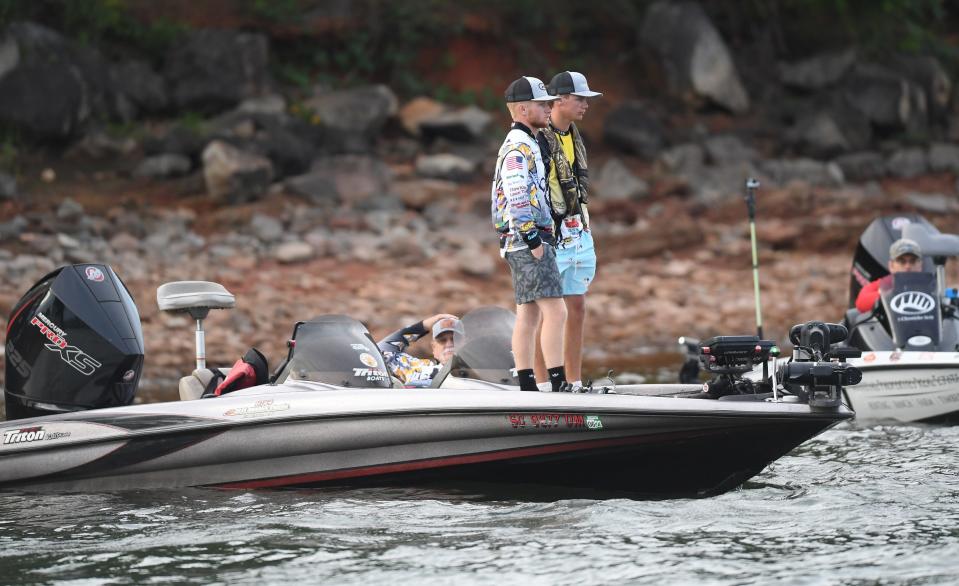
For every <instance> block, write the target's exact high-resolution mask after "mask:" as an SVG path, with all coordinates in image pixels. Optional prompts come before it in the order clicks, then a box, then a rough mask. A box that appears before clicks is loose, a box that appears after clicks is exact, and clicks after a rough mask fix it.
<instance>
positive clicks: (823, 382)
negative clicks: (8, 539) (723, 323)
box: [0, 264, 856, 498]
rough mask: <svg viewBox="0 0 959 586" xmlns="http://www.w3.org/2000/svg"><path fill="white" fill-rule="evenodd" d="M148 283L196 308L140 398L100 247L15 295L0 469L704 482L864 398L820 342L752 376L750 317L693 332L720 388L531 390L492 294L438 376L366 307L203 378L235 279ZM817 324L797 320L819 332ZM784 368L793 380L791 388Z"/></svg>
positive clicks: (760, 357) (110, 476) (502, 484)
mask: <svg viewBox="0 0 959 586" xmlns="http://www.w3.org/2000/svg"><path fill="white" fill-rule="evenodd" d="M157 300H158V303H159V306H160V309H161V310H163V311H171V312H184V313H188V314H190V315H191V316H192V317H193V318H194V319H195V320H196V324H197V328H196V341H197V369H196V370H195V371H194V372H193V373H192V374H191V375H189V376H186V377H183V378H182V379H181V381H180V388H179V391H180V393H179V394H180V400H178V401H169V402H162V403H149V404H134V398H135V391H136V387H137V384H138V380H139V377H140V372H141V369H142V365H143V355H144V353H143V347H144V345H143V336H142V332H141V329H140V321H139V314H138V312H137V308H136V306H135V304H134V302H133V299H132V297H131V296H130V294H129V292H128V291H127V289H126V287H125V286H124V284H123V283H122V281H121V280H120V279H119V277H118V276H117V275H116V273H115V272H114V271H113V270H112V269H111V268H110V267H109V266H106V265H98V264H81V265H72V266H67V267H62V268H60V269H58V270H56V271H54V272H53V273H51V274H49V275H47V276H46V277H44V278H43V279H41V280H40V281H39V282H38V283H37V284H36V285H35V286H34V287H32V288H31V289H30V290H29V291H28V292H27V294H26V295H24V297H23V298H22V299H21V300H20V301H19V302H18V303H17V304H16V305H15V306H14V308H13V311H12V313H11V317H10V319H9V323H8V326H7V339H6V358H7V361H6V384H5V388H4V396H5V399H6V415H7V421H6V422H4V423H2V424H0V426H2V427H0V437H2V438H3V440H2V444H0V489H7V490H10V489H15V490H28V491H99V490H122V489H143V488H176V487H190V486H196V487H213V488H223V489H231V488H232V489H257V488H279V487H296V488H302V487H320V486H359V485H375V486H385V485H404V486H424V485H439V486H444V487H450V488H456V487H464V488H467V489H470V490H477V489H479V490H483V491H485V490H488V491H489V492H491V493H492V492H496V493H500V494H501V493H503V491H505V492H506V494H510V495H518V494H524V491H528V489H532V490H534V491H535V493H534V494H536V495H538V496H539V497H542V496H543V495H556V496H561V495H566V494H570V495H580V496H588V497H601V496H606V495H614V496H628V497H641V498H669V497H704V496H710V495H716V494H719V493H722V492H725V491H728V490H730V489H732V488H735V487H737V486H740V485H742V484H743V483H744V482H745V481H746V480H748V479H749V478H751V477H753V476H754V475H756V474H758V473H759V472H760V471H762V470H763V468H764V467H766V466H767V465H769V464H770V463H771V462H773V461H775V460H776V459H778V458H780V457H782V456H783V455H785V454H787V453H788V452H790V451H791V450H792V449H794V448H795V447H797V446H799V445H800V444H802V443H803V442H805V441H806V440H808V439H810V438H812V437H815V436H816V435H818V434H820V433H822V432H823V431H825V430H827V429H829V428H830V427H832V426H834V425H836V424H837V423H840V422H842V421H847V420H849V419H851V418H852V417H853V416H854V414H853V412H851V411H850V410H849V409H847V408H846V407H845V406H843V405H842V404H841V403H842V401H841V393H842V389H843V387H844V386H846V385H851V384H854V383H855V382H856V371H855V369H854V368H852V367H850V366H849V365H848V364H844V363H838V362H835V361H830V360H828V357H827V359H825V360H824V359H822V358H823V356H822V355H820V356H819V358H820V359H815V360H805V361H803V360H797V361H793V362H792V363H790V364H786V365H781V366H780V367H778V368H776V369H774V372H770V373H769V375H768V377H767V378H766V379H764V380H759V381H750V380H746V379H744V378H742V376H741V375H742V373H745V372H747V371H749V370H752V369H753V367H754V366H755V365H757V364H759V363H765V362H766V361H767V360H769V359H770V356H771V355H772V354H773V349H774V347H773V345H772V343H771V342H768V341H764V340H760V339H759V338H757V337H754V336H732V337H728V336H727V337H718V338H713V339H711V340H707V341H705V342H704V343H703V344H702V354H701V358H702V361H703V364H704V365H705V367H706V369H707V370H709V371H711V372H713V373H714V374H715V375H716V378H715V379H714V381H715V382H714V385H713V386H714V387H715V386H716V385H720V386H725V387H726V388H729V389H734V390H735V392H727V393H724V394H725V396H723V397H722V398H721V399H713V398H711V397H713V396H715V393H712V394H711V393H709V392H704V391H703V387H702V385H630V386H616V385H614V384H613V383H612V381H610V382H609V384H606V385H593V387H592V388H591V389H590V391H591V392H586V393H539V392H537V393H533V392H521V391H519V390H518V387H517V386H515V385H514V384H512V383H514V382H515V378H514V376H513V374H512V373H511V367H512V359H511V356H510V352H509V341H510V335H511V331H512V320H514V319H515V316H513V314H512V312H510V311H508V310H505V309H501V308H489V307H487V308H480V309H478V310H475V311H473V312H470V313H468V314H467V315H466V316H464V325H465V332H466V338H465V339H464V340H459V342H458V343H457V348H458V349H457V353H456V355H455V356H454V358H453V359H452V360H451V361H450V362H449V363H448V364H447V365H446V366H445V367H444V368H443V369H442V370H440V371H439V372H437V374H436V376H435V377H434V379H433V387H432V388H398V387H400V386H401V385H398V384H397V381H395V380H394V379H392V378H391V377H390V375H389V372H388V370H387V367H386V365H385V363H384V359H383V356H382V354H381V353H380V352H379V350H378V349H377V346H376V344H375V342H374V340H373V339H372V338H371V336H370V334H369V332H368V331H367V329H366V327H365V326H363V324H362V323H360V322H359V321H356V320H355V319H352V318H350V317H348V316H343V315H327V316H320V317H317V318H314V319H311V320H309V321H305V322H299V323H297V324H296V326H295V327H294V330H293V335H292V336H291V338H290V340H289V343H288V347H289V354H288V356H287V357H286V359H285V360H284V361H283V363H282V364H281V365H280V366H279V367H278V368H276V369H275V371H274V372H273V374H272V375H268V378H267V380H262V379H261V380H260V381H259V382H260V383H261V384H254V385H253V386H249V387H247V388H242V389H239V390H235V391H233V392H229V393H224V394H221V395H219V396H209V395H211V393H210V392H209V390H210V387H211V386H212V385H211V384H210V382H209V381H210V379H211V378H212V377H214V376H222V374H219V373H223V372H224V370H223V369H220V370H217V369H214V370H210V369H208V368H206V364H205V344H204V333H203V319H204V318H205V317H206V316H207V314H208V312H209V311H210V310H211V309H226V308H229V307H232V306H233V305H234V302H235V300H234V298H233V296H232V295H231V294H230V293H229V292H228V291H227V290H226V289H225V288H223V287H222V286H220V285H218V284H216V283H209V282H203V281H186V282H176V283H167V284H165V285H163V286H161V287H160V288H159V289H158V292H157ZM821 326H822V324H818V325H817V324H815V323H813V324H812V326H811V327H809V328H806V330H803V331H804V332H806V333H805V334H804V335H805V338H803V339H804V340H806V341H807V342H808V343H812V344H815V343H816V340H820V342H821V340H822V337H823V334H822V331H823V330H822V327H821ZM797 327H798V328H800V329H802V328H803V327H805V326H797ZM836 327H839V326H836ZM807 330H808V331H807ZM827 335H829V334H828V332H827ZM817 336H818V337H817ZM830 343H831V342H827V343H826V346H829V344H830ZM820 346H821V344H820ZM237 364H238V365H239V364H240V363H239V362H238V363H237ZM238 365H234V367H233V368H234V369H237V368H242V367H241V366H238ZM230 372H231V373H233V371H230ZM777 377H779V378H780V379H782V380H787V381H790V382H791V383H792V384H791V385H789V386H787V388H791V389H793V391H794V392H785V393H780V392H779V391H778V389H779V388H780V385H778V384H777V382H776V378H777ZM525 494H530V493H528V492H525Z"/></svg>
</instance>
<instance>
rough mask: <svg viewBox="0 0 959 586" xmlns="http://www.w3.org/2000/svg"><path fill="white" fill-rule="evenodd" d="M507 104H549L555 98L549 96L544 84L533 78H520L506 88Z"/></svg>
mask: <svg viewBox="0 0 959 586" xmlns="http://www.w3.org/2000/svg"><path fill="white" fill-rule="evenodd" d="M505 96H506V101H507V102H551V101H553V100H555V99H557V98H556V96H553V95H550V93H549V91H547V89H546V84H544V83H543V82H542V81H541V80H539V79H537V78H535V77H525V76H524V77H521V78H519V79H517V80H516V81H514V82H513V83H511V84H509V87H508V88H506V93H505Z"/></svg>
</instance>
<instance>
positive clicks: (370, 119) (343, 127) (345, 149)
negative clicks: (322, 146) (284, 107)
mask: <svg viewBox="0 0 959 586" xmlns="http://www.w3.org/2000/svg"><path fill="white" fill-rule="evenodd" d="M303 107H304V108H305V109H306V110H307V111H308V112H311V113H312V114H313V116H315V118H316V119H317V122H318V124H320V125H322V127H323V129H324V132H326V133H328V134H329V135H330V140H332V141H334V142H335V143H336V147H335V148H334V152H338V153H368V152H371V151H372V147H373V143H374V140H375V138H376V136H377V135H378V134H379V132H380V130H382V128H383V125H384V124H386V121H387V120H388V119H389V118H391V117H392V116H395V115H396V113H397V110H398V108H399V102H398V100H397V98H396V95H395V94H394V93H393V90H391V89H390V88H388V87H386V86H385V85H373V86H365V87H358V88H352V89H348V90H339V91H331V92H324V93H321V94H319V95H316V96H314V97H312V98H310V99H308V100H306V101H304V102H303Z"/></svg>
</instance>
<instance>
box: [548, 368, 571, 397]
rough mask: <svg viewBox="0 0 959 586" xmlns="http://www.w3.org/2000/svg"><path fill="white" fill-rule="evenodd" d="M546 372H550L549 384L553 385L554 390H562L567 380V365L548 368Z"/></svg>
mask: <svg viewBox="0 0 959 586" xmlns="http://www.w3.org/2000/svg"><path fill="white" fill-rule="evenodd" d="M546 372H548V373H549V384H551V385H552V386H553V392H554V393H558V392H560V390H561V389H562V386H563V383H565V382H566V366H565V365H562V364H561V365H559V366H554V367H553V368H547V369H546Z"/></svg>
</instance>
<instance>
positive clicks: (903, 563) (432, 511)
mask: <svg viewBox="0 0 959 586" xmlns="http://www.w3.org/2000/svg"><path fill="white" fill-rule="evenodd" d="M957 445H959V427H950V426H938V427H937V426H923V425H889V426H871V427H863V426H859V425H857V424H843V425H842V426H840V427H839V428H837V429H834V430H831V431H829V432H827V433H825V434H823V435H822V436H820V437H818V438H816V439H814V440H811V441H809V442H807V443H806V444H804V445H803V446H801V447H800V448H798V449H797V450H796V451H794V452H793V453H792V454H790V455H789V456H786V457H785V458H783V459H781V460H780V461H778V462H777V463H775V464H774V465H773V466H771V467H770V468H767V469H766V470H765V471H764V472H763V473H762V474H760V475H759V476H757V477H756V478H754V479H753V480H752V481H751V482H749V483H748V484H747V485H746V486H745V487H744V488H742V489H739V490H736V491H734V492H731V493H728V494H725V495H722V496H719V497H715V498H710V499H703V500H665V501H634V500H625V499H618V500H555V501H553V500H550V499H549V495H548V494H544V495H542V496H543V497H544V498H543V499H542V500H540V501H539V502H530V501H523V500H490V499H486V498H483V497H481V496H477V495H471V494H469V493H468V492H452V491H446V492H438V491H436V490H418V489H363V490H345V489H340V490H325V491H286V492H269V491H262V492H230V491H213V490H202V489H190V490H180V491H142V492H129V493H103V494H82V495H81V494H73V495H29V494H19V493H0V583H10V584H70V585H72V586H76V585H100V584H148V583H179V584H186V583H196V584H231V585H232V584H270V583H274V584H275V583H295V582H300V583H303V584H318V583H335V584H364V585H369V584H385V583H389V584H394V583H410V584H413V583H415V584H457V585H459V584H497V585H501V584H517V583H522V584H524V586H528V585H536V584H544V585H545V584H599V583H621V584H684V583H696V584H856V585H859V584H863V585H865V584H957V583H959V474H957V464H959V455H957V454H959V450H957Z"/></svg>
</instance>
